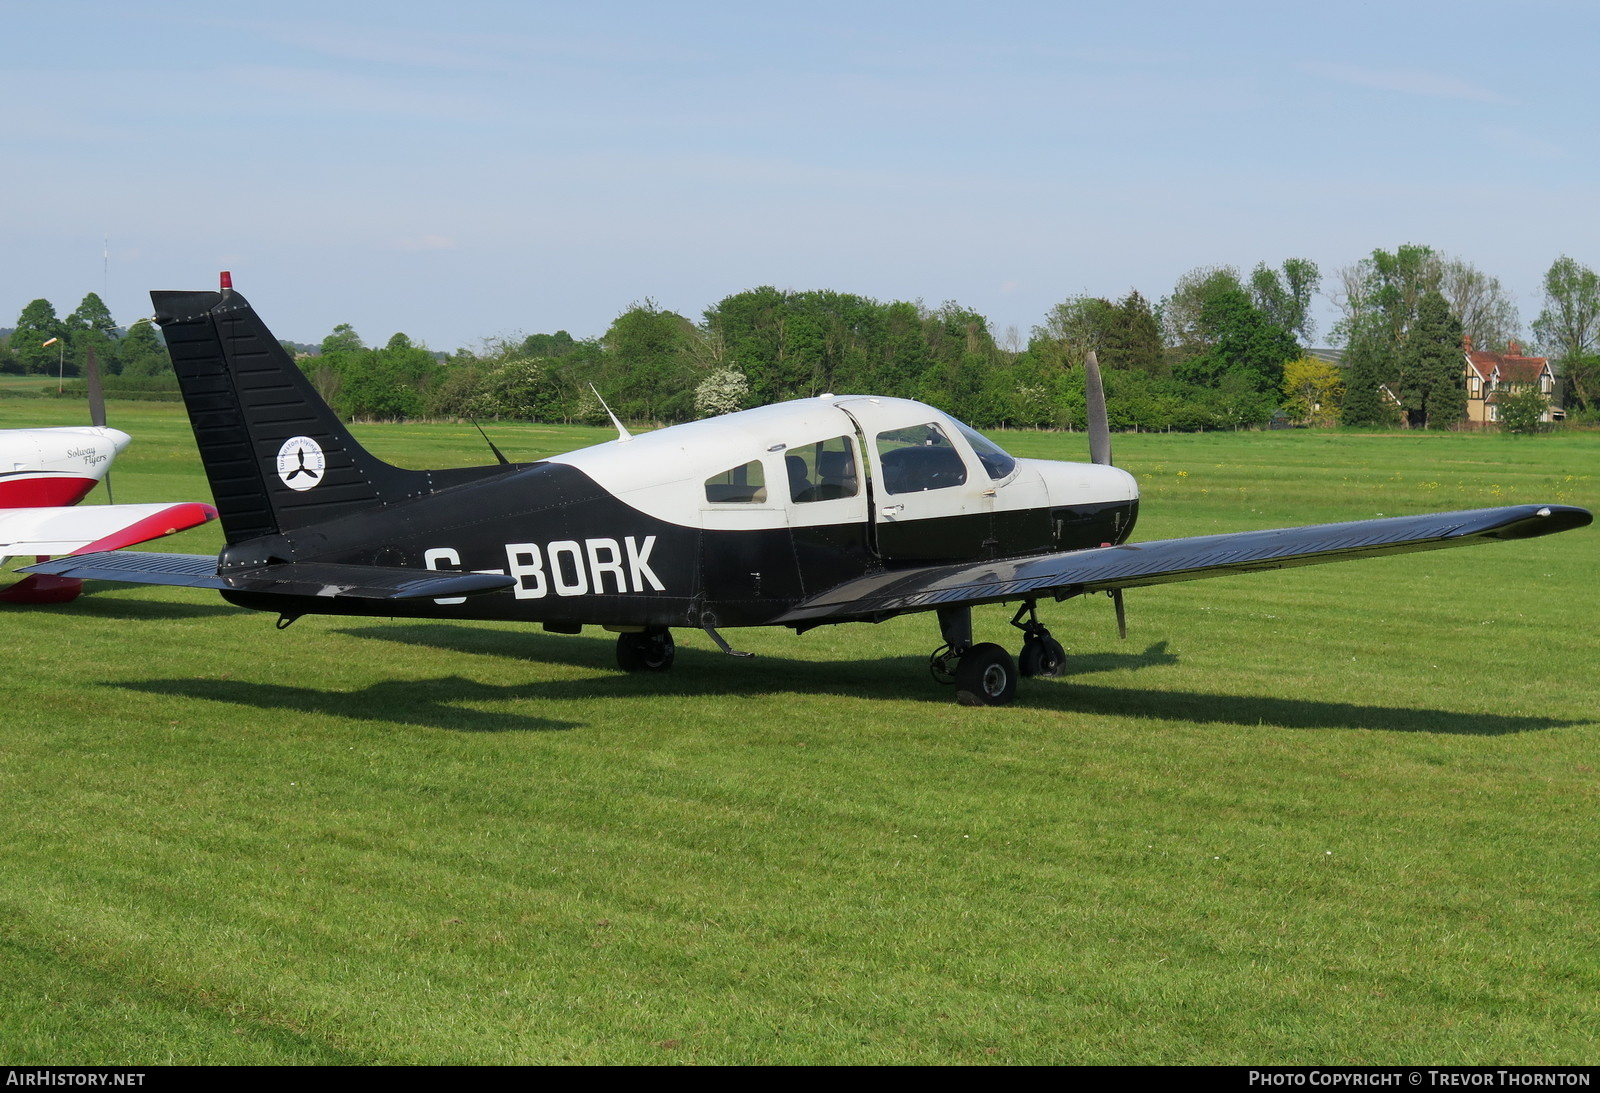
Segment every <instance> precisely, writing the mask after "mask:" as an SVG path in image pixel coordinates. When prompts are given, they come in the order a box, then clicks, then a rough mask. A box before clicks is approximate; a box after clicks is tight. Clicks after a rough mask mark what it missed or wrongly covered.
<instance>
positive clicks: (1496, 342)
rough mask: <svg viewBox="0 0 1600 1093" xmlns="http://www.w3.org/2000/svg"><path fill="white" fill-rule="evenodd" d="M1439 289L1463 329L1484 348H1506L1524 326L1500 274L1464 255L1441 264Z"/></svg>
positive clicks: (1463, 331) (1495, 349)
mask: <svg viewBox="0 0 1600 1093" xmlns="http://www.w3.org/2000/svg"><path fill="white" fill-rule="evenodd" d="M1439 292H1440V294H1441V295H1443V296H1444V298H1445V300H1446V301H1448V302H1449V304H1450V314H1452V315H1454V316H1455V318H1456V321H1457V322H1459V323H1460V324H1461V332H1462V333H1463V334H1465V335H1466V336H1467V337H1469V338H1471V339H1472V344H1473V345H1475V346H1477V347H1478V348H1480V349H1492V350H1494V351H1496V352H1498V351H1500V350H1503V349H1504V348H1505V347H1506V345H1507V344H1508V343H1510V342H1511V341H1512V340H1513V339H1515V338H1516V337H1517V334H1518V333H1519V332H1520V331H1521V329H1522V318H1521V316H1520V315H1518V313H1517V305H1516V301H1514V300H1512V298H1511V295H1510V294H1509V293H1508V292H1506V290H1505V287H1504V286H1503V285H1501V284H1500V280H1499V278H1497V277H1491V276H1489V275H1488V274H1487V273H1484V272H1483V271H1481V270H1479V269H1478V268H1477V267H1476V266H1474V265H1472V263H1470V262H1467V261H1464V260H1463V259H1460V258H1445V259H1442V260H1441V261H1440V264H1439Z"/></svg>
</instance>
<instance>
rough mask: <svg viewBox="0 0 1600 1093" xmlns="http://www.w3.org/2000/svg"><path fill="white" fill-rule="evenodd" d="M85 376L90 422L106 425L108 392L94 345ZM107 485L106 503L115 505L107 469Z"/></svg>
mask: <svg viewBox="0 0 1600 1093" xmlns="http://www.w3.org/2000/svg"><path fill="white" fill-rule="evenodd" d="M84 378H85V379H86V380H87V381H88V385H89V424H90V425H95V426H99V427H101V428H104V427H105V423H106V394H105V391H104V390H102V389H101V387H100V358H99V357H98V356H97V355H96V354H95V351H94V346H92V345H91V346H90V347H89V350H88V357H87V359H86V360H85V361H84ZM101 481H102V482H104V483H105V487H106V504H108V505H114V504H116V502H115V501H113V500H112V499H111V471H110V470H107V471H106V476H105V477H104V478H103V479H101Z"/></svg>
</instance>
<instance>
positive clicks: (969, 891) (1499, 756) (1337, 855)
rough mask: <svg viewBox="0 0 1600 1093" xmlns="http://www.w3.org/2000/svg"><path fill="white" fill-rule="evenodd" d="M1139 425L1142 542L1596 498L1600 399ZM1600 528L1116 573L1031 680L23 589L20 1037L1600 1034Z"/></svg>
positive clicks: (1365, 1043) (396, 429) (958, 1043)
mask: <svg viewBox="0 0 1600 1093" xmlns="http://www.w3.org/2000/svg"><path fill="white" fill-rule="evenodd" d="M0 407H7V408H6V409H5V410H4V413H3V415H0V426H10V427H14V426H19V425H24V424H73V423H76V422H77V419H78V417H80V416H81V415H82V413H83V407H82V404H81V403H76V404H75V403H71V402H67V403H58V402H55V401H54V400H28V401H26V402H21V401H18V402H13V403H9V404H6V403H0ZM111 411H112V420H113V423H114V424H116V425H118V426H119V427H121V428H124V429H127V430H128V431H130V432H131V433H133V434H134V436H135V443H134V445H133V446H132V447H131V448H130V449H129V450H128V451H127V452H126V453H125V454H124V455H123V456H122V457H121V458H120V459H119V461H118V463H117V468H116V470H115V472H114V478H115V488H116V494H117V499H118V500H119V501H143V500H177V499H206V498H207V496H208V495H207V492H206V489H205V485H204V479H203V477H202V475H201V473H200V470H199V467H198V462H197V460H196V457H195V454H194V450H193V444H192V441H191V439H190V438H189V435H188V432H187V425H186V423H185V421H184V419H183V418H182V416H181V410H180V408H179V407H177V406H169V405H152V404H131V403H113V404H112V407H111ZM360 432H361V435H362V436H363V438H364V439H365V440H367V441H368V442H369V443H370V444H371V445H372V446H373V448H374V450H376V451H377V452H379V454H382V455H385V456H386V457H388V458H391V459H394V460H396V461H398V462H403V463H407V464H410V465H425V464H440V465H459V464H463V463H476V462H482V461H483V446H482V442H481V441H479V440H478V439H477V437H476V434H474V433H473V432H472V430H471V429H470V427H452V426H443V425H436V426H374V427H367V428H364V429H362V430H360ZM491 435H493V436H494V438H495V439H496V441H497V442H498V443H499V444H500V446H501V447H502V448H503V449H505V450H506V452H507V454H508V455H510V456H512V458H518V459H527V458H533V457H536V456H539V455H543V454H549V453H551V452H554V451H558V450H563V449H566V448H570V447H575V446H578V445H579V444H582V443H586V442H588V441H590V440H593V439H601V438H603V437H604V436H605V435H606V434H605V432H604V431H602V430H577V429H573V430H562V429H555V428H543V427H507V426H500V427H495V428H492V429H491ZM1001 439H1002V440H1003V442H1004V443H1006V444H1007V445H1008V446H1009V447H1010V448H1011V449H1012V450H1013V451H1014V452H1015V453H1017V454H1020V455H1035V456H1053V457H1058V458H1082V457H1083V452H1084V448H1085V444H1084V440H1083V437H1082V436H1081V435H1080V436H1062V435H1052V434H1042V433H1019V434H1010V435H1007V436H1004V437H1002V438H1001ZM1116 451H1117V457H1118V462H1119V463H1120V464H1121V465H1123V466H1125V467H1127V468H1128V469H1129V470H1131V471H1133V472H1134V473H1135V474H1137V475H1138V476H1139V477H1140V480H1141V483H1142V485H1143V487H1144V496H1145V503H1144V511H1143V514H1142V516H1141V522H1140V526H1139V529H1138V536H1139V537H1140V538H1164V537H1168V536H1175V535H1188V534H1204V533H1207V532H1212V531H1225V530H1234V529H1246V528H1258V527H1274V526H1280V525H1285V524H1295V523H1307V522H1316V521H1323V520H1339V519H1356V518H1363V517H1369V516H1376V515H1379V514H1385V515H1399V514H1403V513H1411V512H1425V511H1432V510H1437V509H1450V508H1469V507H1481V506H1485V505H1492V504H1500V503H1516V502H1525V501H1561V502H1567V503H1572V504H1580V505H1585V506H1587V507H1591V508H1596V507H1600V436H1596V435H1594V434H1588V435H1584V434H1564V435H1558V436H1550V437H1541V438H1534V439H1521V440H1519V439H1517V438H1505V437H1500V436H1457V435H1444V436H1392V437H1390V436H1356V435H1349V434H1339V433H1319V432H1288V433H1252V434H1238V435H1234V434H1209V435H1200V436H1123V437H1118V438H1116ZM219 545H220V538H219V536H218V535H217V534H216V532H215V529H214V528H207V529H203V530H202V531H200V532H195V533H189V534H187V535H186V536H184V537H181V538H178V539H173V540H168V541H167V542H166V543H164V544H161V548H163V549H176V550H187V551H194V552H204V551H212V550H215V549H216V548H217V547H218V546H219ZM1597 562H1600V530H1597V529H1594V528H1590V529H1585V530H1582V531H1578V532H1573V533H1571V534H1567V535H1561V536H1556V537H1553V538H1550V539H1541V540H1535V541H1531V542H1526V543H1514V544H1491V545H1488V546H1483V547H1476V548H1471V549H1466V550H1459V551H1442V552H1437V553H1428V554H1420V555H1412V556H1409V557H1404V558H1391V559H1380V560H1374V561H1367V562H1357V563H1351V564H1347V565H1334V566H1324V567H1315V568H1309V569H1300V570H1292V571H1288V572H1284V573H1272V574H1257V575H1251V576H1241V577H1234V578H1225V579H1219V580H1212V581H1201V582H1195V583H1191V584H1183V585H1174V586H1168V587H1165V588H1156V589H1148V590H1135V591H1133V592H1130V593H1129V596H1128V601H1129V602H1128V608H1129V626H1130V634H1129V640H1128V641H1126V642H1121V641H1118V640H1117V637H1116V630H1115V623H1114V621H1113V617H1112V612H1111V608H1110V604H1109V603H1108V602H1107V601H1106V600H1105V599H1104V598H1103V597H1100V598H1095V599H1093V600H1089V601H1072V602H1069V603H1067V604H1062V605H1058V606H1054V607H1052V608H1050V609H1049V610H1048V612H1047V613H1046V621H1047V622H1048V623H1049V625H1050V626H1051V627H1052V629H1053V630H1054V631H1055V633H1056V635H1057V636H1058V637H1059V638H1061V639H1062V641H1063V642H1064V644H1065V645H1066V646H1067V648H1068V651H1069V653H1070V654H1071V657H1072V659H1071V665H1070V672H1069V675H1068V676H1067V677H1066V678H1063V679H1060V680H1052V681H1024V686H1023V688H1022V690H1021V692H1020V695H1019V702H1018V704H1017V705H1015V706H1012V707H1009V708H1003V709H967V708H962V707H958V706H957V705H955V703H954V702H953V701H952V700H951V694H950V692H949V689H948V688H944V687H939V686H937V685H935V684H934V683H933V682H932V681H931V680H930V679H929V678H928V673H927V668H926V658H927V654H928V653H929V652H930V651H931V650H932V648H933V646H934V645H936V644H937V640H936V636H935V627H934V625H933V623H932V621H931V620H930V619H928V618H926V617H913V618H906V619H898V620H894V621H892V622H889V623H886V624H883V625H881V626H877V627H870V626H847V627H835V628H825V629H823V630H819V631H815V632H813V633H810V634H806V635H804V636H802V637H798V638H797V637H795V636H793V635H790V634H787V633H785V632H779V631H741V632H737V638H738V644H739V645H741V646H744V647H746V648H750V649H752V650H754V651H755V652H756V653H757V654H758V656H757V657H756V658H754V659H752V660H746V661H738V660H733V659H730V658H726V657H724V656H722V655H721V654H719V653H717V652H716V651H715V649H714V648H713V647H712V645H711V643H710V642H709V640H707V639H706V638H705V637H704V635H701V634H698V633H692V632H681V631H680V632H679V635H678V636H679V656H678V663H677V667H676V668H675V669H674V670H673V671H672V672H671V673H668V674H666V675H665V676H659V677H657V676H652V677H648V678H646V677H640V676H628V675H624V674H623V673H621V672H619V671H617V670H616V669H615V667H614V660H613V646H612V641H611V640H610V638H609V636H604V637H603V636H600V635H598V634H594V635H591V634H589V633H585V634H583V635H579V636H572V637H561V636H555V635H549V634H544V633H542V632H540V631H538V630H537V629H535V628H516V627H510V626H496V625H487V624H471V625H443V624H437V625H435V624H418V623H408V622H394V623H390V622H387V621H373V620H354V621H352V620H339V619H320V618H306V619H303V620H301V621H300V622H298V623H296V624H295V625H294V626H293V627H292V628H291V629H289V630H287V631H285V632H282V633H279V632H276V631H275V630H274V629H273V627H272V621H273V620H272V618H271V617H270V616H267V615H260V614H252V613H248V612H244V611H240V610H236V609H234V608H231V607H228V606H226V605H224V604H222V603H221V602H220V601H219V600H217V599H216V598H215V597H214V596H213V595H211V594H209V593H203V592H197V591H186V590H177V589H157V588H148V587H132V586H103V587H102V588H101V589H99V590H97V591H96V592H94V593H93V594H91V595H86V596H84V597H82V598H81V599H79V600H78V601H77V602H75V603H74V604H72V605H69V606H67V607H65V608H56V609H31V610H10V611H7V612H5V613H4V615H3V620H4V625H5V627H6V629H7V635H8V638H9V647H10V649H11V657H10V660H9V663H8V665H7V670H6V671H5V673H4V675H3V677H0V689H3V695H4V701H5V706H6V716H5V717H4V719H3V728H0V791H3V794H4V801H5V803H6V808H5V810H4V814H3V816H0V845H3V846H4V847H5V851H4V861H5V868H4V869H3V870H0V1012H3V1014H4V1017H3V1018H0V1059H3V1060H4V1061H5V1062H7V1063H11V1064H40V1063H59V1064H66V1063H127V1064H154V1063H166V1062H205V1063H243V1062H249V1063H300V1062H305V1063H313V1062H321V1063H557V1062H578V1063H1109V1062H1117V1063H1262V1064H1265V1063H1439V1064H1443V1063H1582V1062H1590V1063H1592V1062H1593V1061H1594V1060H1595V1058H1596V1046H1597V1044H1596V1041H1597V1031H1596V1030H1597V1029H1600V927H1597V921H1600V879H1597V878H1600V840H1597V838H1596V835H1597V833H1600V825H1597V823H1596V806H1597V804H1600V792H1597V785H1600V782H1597V774H1596V768H1597V767H1600V679H1597V671H1596V669H1597V665H1600V627H1597V625H1596V621H1597V618H1596V616H1597V611H1596V609H1597V607H1600V593H1597V583H1596V582H1597V574H1600V566H1597ZM1007 617H1008V612H1007V611H1005V610H1003V609H999V608H993V609H986V610H983V611H980V612H979V620H978V635H977V636H978V640H1000V641H1003V642H1004V643H1005V644H1006V645H1007V646H1008V647H1012V648H1015V646H1016V645H1017V642H1016V641H1015V640H1014V638H1013V636H1012V634H1011V632H1009V628H1008V627H1007V626H1006V625H1005V620H1006V618H1007Z"/></svg>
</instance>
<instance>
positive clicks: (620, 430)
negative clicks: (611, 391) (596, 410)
mask: <svg viewBox="0 0 1600 1093" xmlns="http://www.w3.org/2000/svg"><path fill="white" fill-rule="evenodd" d="M589 390H591V391H593V392H594V397H595V398H597V399H599V400H600V406H601V408H602V409H603V410H605V412H606V416H607V417H609V418H610V419H611V424H613V425H615V426H616V427H617V442H618V443H622V442H624V441H629V440H632V439H633V434H632V433H630V432H628V427H627V426H626V425H624V424H622V422H621V421H620V420H618V418H617V415H616V414H613V413H612V412H611V407H609V406H607V405H606V397H605V396H604V395H602V394H601V393H600V389H599V388H598V387H596V386H595V385H594V384H592V383H591V384H590V385H589Z"/></svg>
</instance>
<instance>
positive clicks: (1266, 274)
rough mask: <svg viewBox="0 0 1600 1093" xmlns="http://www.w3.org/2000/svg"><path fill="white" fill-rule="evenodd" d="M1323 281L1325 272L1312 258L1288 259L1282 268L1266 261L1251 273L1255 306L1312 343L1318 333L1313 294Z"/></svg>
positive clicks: (1278, 323)
mask: <svg viewBox="0 0 1600 1093" xmlns="http://www.w3.org/2000/svg"><path fill="white" fill-rule="evenodd" d="M1321 284H1322V273H1321V271H1320V270H1318V269H1317V264H1316V263H1315V262H1313V261H1311V259H1309V258H1289V259H1286V260H1285V261H1284V263H1283V266H1282V269H1281V270H1275V269H1272V268H1271V267H1269V266H1268V265H1267V264H1266V263H1265V262H1261V263H1259V264H1257V266H1256V268H1255V269H1254V270H1252V271H1251V273H1250V293H1251V296H1252V298H1253V302H1254V303H1255V305H1256V308H1257V309H1258V310H1260V311H1261V312H1262V313H1263V314H1265V315H1266V316H1267V318H1268V319H1270V320H1272V322H1274V323H1276V324H1277V325H1278V326H1281V327H1282V328H1283V329H1285V330H1287V331H1288V332H1289V333H1290V334H1293V335H1294V336H1295V337H1297V338H1298V339H1299V340H1300V343H1301V344H1302V345H1310V344H1311V339H1312V336H1313V335H1314V334H1315V332H1316V320H1315V319H1314V318H1313V317H1312V315H1311V297H1312V296H1313V295H1314V294H1315V293H1316V291H1317V289H1318V287H1320V286H1321Z"/></svg>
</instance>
